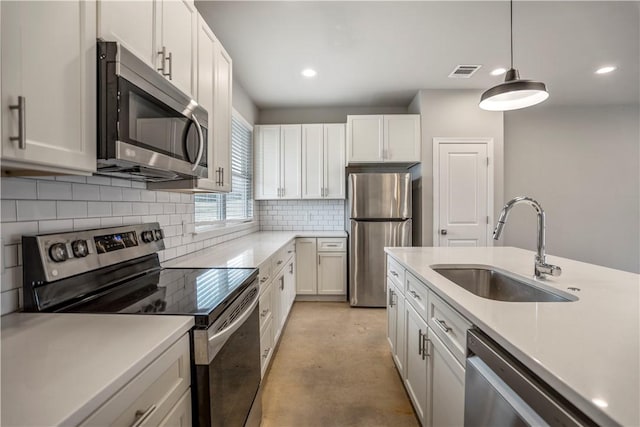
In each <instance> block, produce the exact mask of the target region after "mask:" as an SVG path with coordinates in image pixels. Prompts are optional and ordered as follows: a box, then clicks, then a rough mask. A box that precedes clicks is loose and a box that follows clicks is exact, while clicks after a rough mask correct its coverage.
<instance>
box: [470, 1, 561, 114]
mask: <svg viewBox="0 0 640 427" xmlns="http://www.w3.org/2000/svg"><path fill="white" fill-rule="evenodd" d="M509 4H510V13H511V69H510V70H509V71H507V74H506V75H505V77H504V83H500V84H499V85H497V86H494V87H492V88H491V89H488V90H486V91H485V92H484V93H483V94H482V96H481V97H480V104H479V106H480V108H482V109H483V110H488V111H509V110H518V109H520V108H526V107H531V106H532V105H536V104H539V103H541V102H542V101H544V100H545V99H547V98H548V97H549V92H547V86H546V85H545V84H544V83H542V82H535V81H532V80H520V73H519V72H518V70H516V69H515V68H513V0H511V1H510V3H509Z"/></svg>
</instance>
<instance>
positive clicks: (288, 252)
mask: <svg viewBox="0 0 640 427" xmlns="http://www.w3.org/2000/svg"><path fill="white" fill-rule="evenodd" d="M284 250H285V257H286V258H287V259H289V258H291V257H292V256H294V255H295V254H296V241H295V239H294V240H292V241H291V242H289V243H287V246H285V249H284Z"/></svg>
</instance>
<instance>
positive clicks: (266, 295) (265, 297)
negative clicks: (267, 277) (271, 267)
mask: <svg viewBox="0 0 640 427" xmlns="http://www.w3.org/2000/svg"><path fill="white" fill-rule="evenodd" d="M272 289H273V286H272V282H270V283H269V284H268V286H267V289H265V291H264V292H263V293H262V295H261V296H260V301H259V303H258V304H259V305H258V310H259V311H260V329H262V327H263V326H264V325H265V324H266V323H267V321H268V320H269V319H270V318H271V316H272V313H273V306H272V303H271V292H272Z"/></svg>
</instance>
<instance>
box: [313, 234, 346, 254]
mask: <svg viewBox="0 0 640 427" xmlns="http://www.w3.org/2000/svg"><path fill="white" fill-rule="evenodd" d="M346 251H347V239H346V238H344V237H331V238H330V237H318V252H346Z"/></svg>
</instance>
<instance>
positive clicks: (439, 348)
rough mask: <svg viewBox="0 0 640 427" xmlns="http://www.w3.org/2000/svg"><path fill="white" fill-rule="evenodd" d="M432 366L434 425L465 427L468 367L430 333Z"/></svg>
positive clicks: (432, 415) (432, 416) (432, 422)
mask: <svg viewBox="0 0 640 427" xmlns="http://www.w3.org/2000/svg"><path fill="white" fill-rule="evenodd" d="M429 342H430V344H431V345H430V346H429V347H430V349H429V350H428V351H429V352H428V354H429V357H430V359H431V360H430V362H431V425H432V426H434V427H435V426H438V427H440V426H452V427H453V426H462V425H464V373H465V371H464V367H463V366H462V365H461V364H460V363H459V362H458V360H457V359H456V358H455V357H454V356H453V354H451V352H450V351H449V350H447V347H445V345H444V344H443V343H442V341H440V339H439V338H438V337H437V336H436V335H435V334H433V333H431V331H430V333H429Z"/></svg>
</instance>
